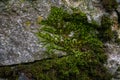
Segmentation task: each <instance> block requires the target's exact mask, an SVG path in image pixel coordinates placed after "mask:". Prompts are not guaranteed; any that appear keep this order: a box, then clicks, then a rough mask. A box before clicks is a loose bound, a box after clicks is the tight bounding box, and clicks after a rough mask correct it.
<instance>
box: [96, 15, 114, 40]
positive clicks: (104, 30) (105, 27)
mask: <svg viewBox="0 0 120 80" xmlns="http://www.w3.org/2000/svg"><path fill="white" fill-rule="evenodd" d="M112 24H113V22H112V20H111V19H110V18H109V17H108V16H106V15H103V16H102V19H101V26H100V27H99V28H98V31H99V34H98V36H99V38H100V39H101V40H102V41H103V42H106V41H111V40H112V39H113V37H114V35H113V31H112V29H111V26H112Z"/></svg>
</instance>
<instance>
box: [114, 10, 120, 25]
mask: <svg viewBox="0 0 120 80" xmlns="http://www.w3.org/2000/svg"><path fill="white" fill-rule="evenodd" d="M115 12H116V13H117V16H118V23H119V24H120V12H119V11H118V10H117V9H115Z"/></svg>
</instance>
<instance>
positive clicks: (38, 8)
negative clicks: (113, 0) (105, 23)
mask: <svg viewBox="0 0 120 80" xmlns="http://www.w3.org/2000/svg"><path fill="white" fill-rule="evenodd" d="M51 6H61V7H64V8H66V9H68V10H69V11H70V7H77V8H79V9H80V10H81V11H83V12H84V13H86V15H87V17H88V21H89V22H91V21H92V20H95V21H96V22H98V23H99V24H100V18H101V16H102V15H103V14H106V12H105V10H104V8H103V7H102V5H101V3H100V0H79V1H78V0H75V1H74V0H6V2H5V1H4V2H1V1H0V66H3V65H13V64H19V63H26V62H33V61H35V60H41V59H43V58H45V56H44V51H45V49H44V47H42V45H41V43H40V42H39V40H38V37H37V36H36V34H35V33H36V32H37V31H38V28H39V27H40V25H39V22H40V21H41V20H42V19H45V18H46V17H47V16H48V14H49V12H50V7H51Z"/></svg>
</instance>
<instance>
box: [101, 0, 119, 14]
mask: <svg viewBox="0 0 120 80" xmlns="http://www.w3.org/2000/svg"><path fill="white" fill-rule="evenodd" d="M102 4H103V7H104V8H105V9H106V11H108V12H111V11H113V10H115V9H116V8H117V7H118V3H117V1H116V0H102Z"/></svg>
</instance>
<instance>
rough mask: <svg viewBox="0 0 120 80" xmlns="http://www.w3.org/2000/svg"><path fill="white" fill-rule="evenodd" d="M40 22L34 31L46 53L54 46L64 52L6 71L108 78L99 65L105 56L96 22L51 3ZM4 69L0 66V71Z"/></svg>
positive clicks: (78, 79)
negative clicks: (49, 9) (36, 31)
mask: <svg viewBox="0 0 120 80" xmlns="http://www.w3.org/2000/svg"><path fill="white" fill-rule="evenodd" d="M41 24H42V25H43V27H41V28H40V32H39V33H37V35H38V37H39V38H40V41H42V42H43V44H44V46H45V47H46V49H47V51H46V53H49V54H50V55H53V54H54V53H55V51H56V50H57V51H63V52H65V53H66V54H67V55H66V56H63V57H51V59H49V60H42V61H38V62H34V63H31V64H21V65H17V66H15V68H14V69H11V68H9V69H10V70H7V71H8V72H10V71H11V70H12V71H13V72H15V73H18V72H21V71H22V72H24V73H25V74H27V75H28V76H34V77H35V79H36V80H110V78H111V76H110V74H109V73H108V72H107V70H106V68H105V67H104V66H103V64H104V63H105V62H106V60H107V56H106V55H105V54H104V49H103V43H102V42H101V41H100V40H99V39H98V38H97V37H98V36H97V34H96V31H97V27H96V26H97V25H96V24H95V23H88V22H87V17H86V15H85V14H84V13H82V12H80V11H77V12H76V11H75V12H73V13H71V14H69V13H68V12H67V11H65V10H63V9H62V8H57V7H52V8H51V13H50V15H49V16H48V18H47V19H46V20H42V22H41ZM71 32H73V35H72V36H70V34H71ZM16 70H17V71H16ZM5 71H6V70H5V69H4V70H3V69H2V68H1V70H0V73H2V72H5ZM6 75H7V74H6V73H5V74H4V76H6ZM1 76H2V74H0V77H1ZM16 76H18V74H15V75H14V74H11V75H10V76H7V78H11V77H16Z"/></svg>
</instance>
